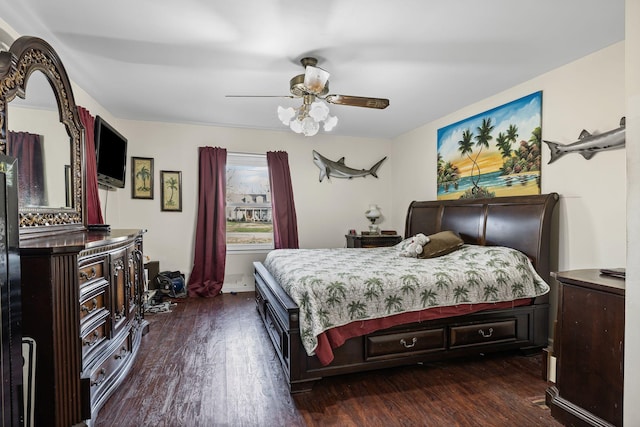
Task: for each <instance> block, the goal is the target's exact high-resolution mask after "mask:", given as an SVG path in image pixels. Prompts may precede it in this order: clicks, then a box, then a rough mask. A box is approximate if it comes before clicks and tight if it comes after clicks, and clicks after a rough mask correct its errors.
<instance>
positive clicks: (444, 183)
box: [437, 153, 460, 192]
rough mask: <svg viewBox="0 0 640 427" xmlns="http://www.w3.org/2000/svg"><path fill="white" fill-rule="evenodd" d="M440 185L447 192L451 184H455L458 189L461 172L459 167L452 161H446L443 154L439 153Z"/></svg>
mask: <svg viewBox="0 0 640 427" xmlns="http://www.w3.org/2000/svg"><path fill="white" fill-rule="evenodd" d="M437 178H438V187H443V188H444V191H445V192H448V191H449V186H451V185H453V187H454V188H455V189H458V180H459V179H460V172H459V171H458V167H457V166H456V165H454V164H453V163H451V162H446V163H445V162H444V160H443V159H442V155H441V154H440V153H438V176H437Z"/></svg>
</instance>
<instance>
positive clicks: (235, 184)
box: [225, 153, 273, 251]
mask: <svg viewBox="0 0 640 427" xmlns="http://www.w3.org/2000/svg"><path fill="white" fill-rule="evenodd" d="M225 214H226V219H227V250H229V251H246V250H265V249H273V221H272V214H271V187H270V186H269V170H268V168H267V156H266V155H264V154H242V153H228V154H227V200H226V212H225Z"/></svg>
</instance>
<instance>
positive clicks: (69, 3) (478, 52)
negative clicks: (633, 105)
mask: <svg viewBox="0 0 640 427" xmlns="http://www.w3.org/2000/svg"><path fill="white" fill-rule="evenodd" d="M0 18H2V19H3V20H5V21H6V22H7V23H8V24H9V25H11V26H12V27H13V28H14V29H15V30H16V31H17V32H18V33H20V34H23V35H35V36H39V37H42V38H44V39H45V40H47V41H48V42H49V43H50V44H51V45H52V46H53V47H54V49H56V51H57V52H58V53H59V55H60V56H61V58H62V61H63V63H64V65H65V67H66V69H67V72H68V73H69V76H70V77H71V79H72V80H74V81H75V82H76V83H77V84H78V85H80V86H81V87H82V88H83V89H85V90H86V91H87V92H88V93H89V94H90V95H91V96H93V97H94V98H95V99H96V100H97V101H98V102H99V103H100V104H102V105H103V106H104V107H105V108H107V109H108V110H109V112H110V113H112V114H113V115H115V116H116V117H119V118H125V119H133V120H149V121H165V122H176V123H199V124H211V125H220V126H232V127H243V128H256V129H274V130H285V131H288V130H287V128H285V127H284V126H283V125H282V124H281V123H280V121H279V120H278V118H277V115H276V108H277V106H278V105H283V106H289V105H292V106H297V105H299V104H300V103H301V101H300V100H299V99H297V100H290V99H287V98H227V97H225V95H288V94H289V79H290V78H292V77H293V76H295V75H296V74H300V73H302V72H303V71H304V70H303V69H302V66H301V65H300V64H299V62H298V61H299V59H300V58H302V57H304V56H310V55H311V56H316V57H318V58H319V60H320V62H319V64H318V66H319V67H322V68H324V69H326V70H327V71H329V72H331V78H330V83H331V86H330V87H331V90H330V93H338V94H343V95H356V96H371V97H380V98H388V99H390V106H389V107H388V108H387V109H385V110H373V109H368V108H358V107H350V106H340V105H330V108H331V113H332V114H335V115H337V116H338V117H339V120H340V122H339V123H338V126H337V127H336V129H334V130H333V131H332V133H335V134H339V135H350V136H363V137H383V138H393V137H395V136H398V135H400V134H402V133H404V132H407V131H410V130H412V129H415V128H416V127H418V126H420V125H422V124H425V123H428V122H430V121H432V120H434V119H437V118H439V117H442V116H444V115H446V114H448V113H450V112H452V111H455V110H457V109H459V108H461V107H463V106H465V105H469V104H471V103H473V102H476V101H479V100H481V99H483V98H485V97H487V96H490V95H492V94H495V93H498V92H500V91H502V90H505V89H508V88H510V87H512V86H514V85H516V84H519V83H521V82H524V81H526V80H529V79H530V78H532V77H534V76H537V75H540V74H542V73H544V72H546V71H549V70H552V69H554V68H557V67H559V66H561V65H563V64H566V63H569V62H571V61H573V60H575V59H577V58H580V57H582V56H585V55H587V54H589V53H591V52H595V51H597V50H599V49H602V48H604V47H606V46H609V45H611V44H613V43H616V42H618V41H621V40H623V39H624V0H561V1H560V0H535V1H533V0H529V1H525V0H520V1H516V0H395V1H391V0H388V1H383V0H325V1H306V0H295V1H294V0H224V1H211V0H182V1H162V0H135V1H134V0H111V1H93V0H57V1H50V0H0ZM523 95H525V94H523Z"/></svg>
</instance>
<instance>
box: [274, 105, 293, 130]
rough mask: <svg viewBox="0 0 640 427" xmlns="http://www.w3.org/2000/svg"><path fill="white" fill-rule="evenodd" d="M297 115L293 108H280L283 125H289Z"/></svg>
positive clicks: (279, 112) (279, 114)
mask: <svg viewBox="0 0 640 427" xmlns="http://www.w3.org/2000/svg"><path fill="white" fill-rule="evenodd" d="M295 115H296V110H294V109H293V108H292V107H289V108H284V107H280V106H278V118H279V119H280V121H281V122H282V124H283V125H288V124H289V122H290V121H291V119H293V118H294V117H295Z"/></svg>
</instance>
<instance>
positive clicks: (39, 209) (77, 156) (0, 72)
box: [0, 36, 84, 235]
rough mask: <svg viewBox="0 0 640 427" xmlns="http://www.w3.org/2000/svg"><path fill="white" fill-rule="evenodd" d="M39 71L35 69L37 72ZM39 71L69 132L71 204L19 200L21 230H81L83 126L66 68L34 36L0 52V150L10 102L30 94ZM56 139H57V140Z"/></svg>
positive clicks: (5, 136)
mask: <svg viewBox="0 0 640 427" xmlns="http://www.w3.org/2000/svg"><path fill="white" fill-rule="evenodd" d="M36 72H38V73H36ZM34 73H35V74H39V73H42V74H43V75H44V76H45V78H46V80H47V81H48V82H49V84H50V86H51V89H52V90H53V93H52V94H50V95H55V98H56V101H57V105H58V113H59V118H60V122H61V124H62V125H64V127H65V129H66V133H67V134H68V135H69V141H68V145H66V147H61V148H62V149H70V150H69V152H70V159H69V162H70V166H71V171H72V172H71V183H70V186H71V193H72V194H71V199H72V200H73V202H72V206H68V207H63V208H61V207H59V206H25V205H24V204H22V203H19V226H20V232H21V234H24V235H27V234H30V233H53V232H65V231H70V230H80V229H82V228H83V224H84V213H83V212H84V206H83V203H84V198H83V194H84V193H83V184H82V183H83V171H82V145H83V140H84V137H83V127H82V124H81V123H80V119H79V117H78V111H77V107H76V103H75V100H74V97H73V91H72V90H71V83H70V81H69V78H68V76H67V72H66V70H65V68H64V66H63V65H62V62H61V61H60V58H59V57H58V55H57V53H56V52H55V50H54V49H53V48H52V47H51V45H49V44H48V43H47V42H46V41H44V40H42V39H39V38H37V37H30V36H23V37H20V38H19V39H17V40H16V41H15V42H14V43H13V44H12V45H11V47H10V48H9V51H7V52H0V152H2V153H3V154H6V153H7V139H8V135H9V129H10V126H11V123H12V119H11V114H10V111H9V106H10V105H11V101H13V100H14V99H15V98H16V97H20V98H26V99H28V98H29V96H33V95H34V93H32V92H31V91H30V90H28V89H31V87H30V86H29V80H30V78H31V77H32V76H33V75H34ZM56 142H57V141H56Z"/></svg>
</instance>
